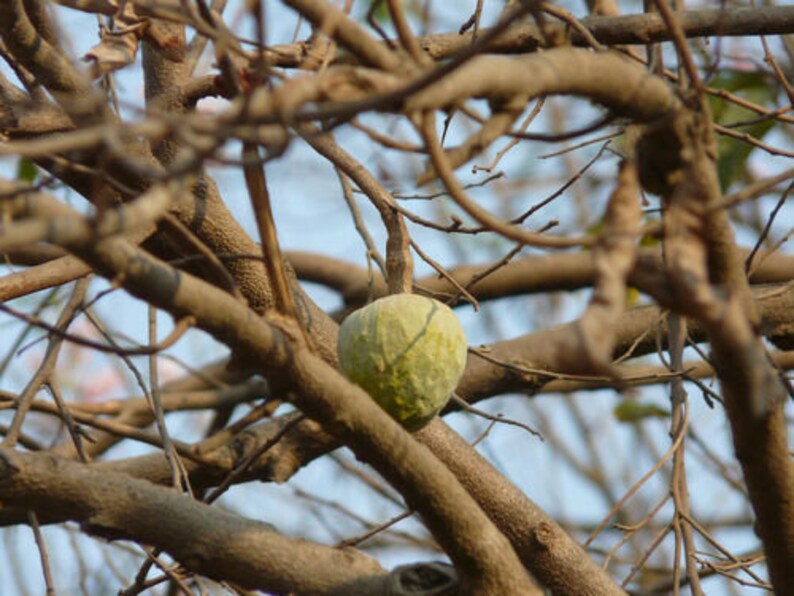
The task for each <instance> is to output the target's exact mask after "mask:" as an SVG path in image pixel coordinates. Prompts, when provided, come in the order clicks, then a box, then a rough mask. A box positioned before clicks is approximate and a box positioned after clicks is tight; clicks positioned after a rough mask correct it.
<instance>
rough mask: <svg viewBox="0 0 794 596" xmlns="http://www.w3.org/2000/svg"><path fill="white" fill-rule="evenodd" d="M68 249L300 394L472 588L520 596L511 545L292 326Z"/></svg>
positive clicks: (153, 266) (200, 289)
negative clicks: (389, 488) (412, 512)
mask: <svg viewBox="0 0 794 596" xmlns="http://www.w3.org/2000/svg"><path fill="white" fill-rule="evenodd" d="M68 248H70V249H71V250H74V251H76V252H77V254H78V255H79V256H80V258H82V259H84V260H86V261H88V262H90V263H91V264H92V265H93V266H94V267H95V269H96V270H97V271H98V272H100V273H102V274H104V275H106V276H108V277H111V278H114V279H121V280H123V284H124V286H125V288H127V289H128V290H129V291H130V292H132V293H133V295H135V296H137V297H139V298H141V299H144V300H146V301H148V302H150V303H151V304H153V305H155V306H157V307H159V308H164V309H166V310H168V311H169V312H170V313H171V314H172V315H174V316H181V315H185V314H188V313H190V314H191V315H193V316H195V318H196V321H197V325H198V326H199V327H200V328H202V329H204V330H205V331H207V332H208V333H210V334H212V335H213V336H214V337H215V338H216V339H218V340H219V341H222V342H224V343H226V344H227V345H229V346H230V347H231V348H232V349H233V350H236V351H241V352H243V353H246V354H248V355H249V357H250V359H251V362H252V363H254V364H255V365H256V366H257V368H259V369H260V370H262V371H263V372H264V373H265V374H266V376H268V378H271V379H275V380H279V382H288V383H289V384H290V385H292V386H293V387H294V388H295V389H296V390H298V391H299V393H297V394H296V396H295V398H296V402H297V405H298V406H299V407H300V408H301V410H303V411H304V412H305V413H306V414H307V415H309V416H311V417H313V418H315V419H318V420H321V421H322V423H323V426H324V427H325V428H327V429H328V430H330V431H331V432H332V434H334V435H335V436H337V437H338V438H340V439H342V440H343V441H344V442H345V443H346V444H347V445H348V446H349V447H351V449H353V451H354V452H355V453H356V455H357V456H358V457H359V458H361V459H362V460H365V461H368V462H370V463H371V464H372V465H373V466H374V467H375V468H376V469H377V470H378V471H379V472H380V473H381V474H382V475H383V476H384V477H385V478H387V479H388V480H389V481H390V482H391V483H392V485H394V486H395V487H397V488H398V490H400V492H401V493H402V494H403V496H404V497H405V499H406V501H407V502H408V504H409V505H410V506H411V507H413V508H414V509H416V510H417V511H418V512H419V513H421V515H422V516H423V518H424V520H425V522H426V524H427V525H428V527H429V528H430V530H431V531H432V533H433V535H434V536H435V537H436V539H437V540H438V541H439V542H440V543H441V544H442V546H443V547H444V548H445V550H446V551H447V553H448V554H449V555H450V557H451V558H452V560H453V561H454V562H455V563H456V569H457V570H458V572H459V574H460V576H461V581H462V582H463V583H464V585H467V586H469V589H471V590H474V591H476V590H488V591H490V590H494V591H497V592H500V591H501V592H503V593H511V592H512V593H516V592H519V593H520V592H521V591H522V590H523V589H524V588H526V587H528V586H529V585H530V584H529V579H528V577H527V576H526V574H525V572H524V570H523V567H522V566H521V564H520V562H519V561H518V558H517V557H516V555H515V552H514V551H513V550H512V547H511V546H510V544H509V543H508V542H507V540H506V539H505V538H504V537H503V536H502V535H501V534H500V533H499V532H498V531H497V530H496V529H495V528H494V527H493V526H492V525H491V523H490V521H488V519H487V518H486V517H485V515H484V514H483V513H482V511H480V509H479V508H478V507H477V505H476V504H475V503H474V502H473V501H472V500H471V497H470V496H469V495H468V493H467V492H466V491H465V490H464V489H463V488H462V487H461V486H460V485H459V484H458V483H457V480H456V479H455V477H454V476H453V475H452V474H451V473H450V472H449V471H448V470H447V469H446V468H445V467H444V466H443V465H442V464H441V463H440V462H438V460H436V459H435V458H434V457H433V456H432V454H430V453H429V452H428V451H427V450H425V449H424V448H422V447H420V446H419V445H418V444H416V443H415V442H414V441H413V439H412V438H411V437H410V435H409V434H408V433H407V432H406V431H404V430H403V429H402V428H401V427H400V426H399V425H398V424H397V423H396V422H395V421H394V420H392V419H391V418H390V417H389V416H388V415H387V414H386V413H385V412H384V411H383V410H381V409H380V408H379V407H378V406H377V405H376V404H375V403H374V402H373V401H372V400H371V399H370V398H369V396H368V395H367V394H366V393H365V392H364V391H363V390H361V389H360V388H358V387H356V386H354V385H352V384H351V383H349V382H348V381H347V380H346V379H344V377H342V376H341V375H340V374H339V373H338V372H337V371H336V370H334V369H333V368H331V367H330V366H329V365H328V364H326V363H325V362H323V361H322V360H320V359H319V358H318V357H316V356H314V355H313V354H312V353H310V352H309V350H307V349H306V348H305V347H301V345H300V336H301V335H300V332H299V331H298V330H297V329H296V328H295V327H294V326H290V325H289V324H288V322H287V321H284V322H282V323H281V325H280V328H279V329H276V328H275V327H272V326H270V325H268V324H267V323H265V322H264V321H263V320H262V319H259V318H258V317H256V316H255V314H254V313H253V312H252V311H250V310H249V309H247V308H246V307H244V306H243V305H241V304H240V303H239V302H237V301H236V300H234V299H233V298H232V297H231V296H229V295H228V294H225V293H224V292H222V291H220V290H218V289H216V288H214V287H212V286H209V285H208V284H206V283H204V282H201V281H200V280H198V279H196V278H194V277H192V276H190V275H188V274H181V273H179V272H176V271H174V270H173V269H171V268H170V267H168V266H167V265H165V264H164V263H162V262H160V261H157V260H156V259H154V258H152V257H151V256H149V255H147V254H146V253H144V252H143V251H141V250H139V249H137V248H135V247H133V246H132V245H130V244H129V243H127V242H125V241H124V240H121V239H115V238H112V239H107V240H103V241H101V242H99V243H97V244H95V245H81V244H76V245H72V246H70V247H68ZM504 591H506V592H504Z"/></svg>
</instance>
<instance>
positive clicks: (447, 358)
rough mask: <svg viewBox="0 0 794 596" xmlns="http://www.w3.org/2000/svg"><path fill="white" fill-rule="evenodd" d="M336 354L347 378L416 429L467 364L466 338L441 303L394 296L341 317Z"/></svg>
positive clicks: (442, 400)
mask: <svg viewBox="0 0 794 596" xmlns="http://www.w3.org/2000/svg"><path fill="white" fill-rule="evenodd" d="M338 353H339V364H340V366H341V368H342V372H344V374H345V376H346V377H347V378H349V379H350V380H351V381H353V382H354V383H356V384H357V385H359V386H361V387H362V388H363V389H364V390H365V391H366V392H367V393H369V394H370V396H372V398H373V399H374V400H375V401H376V402H377V403H378V404H379V405H380V406H381V407H382V408H383V409H384V410H386V411H387V412H388V413H389V414H390V415H391V416H392V418H394V419H395V420H397V421H398V422H399V423H400V424H402V425H403V426H404V427H405V428H407V429H409V430H417V429H418V428H421V427H422V426H424V425H425V424H426V423H427V422H429V421H430V419H431V418H433V416H435V415H436V414H437V413H438V412H439V411H440V410H441V409H442V408H443V407H444V406H445V405H446V403H447V401H448V400H449V397H450V395H451V394H452V392H453V391H454V390H455V387H457V385H458V381H460V378H461V376H462V375H463V369H464V368H465V367H466V336H465V335H464V333H463V328H462V327H461V325H460V321H458V317H457V316H455V313H453V312H452V310H450V309H449V308H448V307H447V306H446V305H444V304H442V303H441V302H438V301H437V300H433V299H432V298H425V297H424V296H417V295H415V294H395V295H393V296H387V297H386V298H381V299H379V300H376V301H375V302H373V303H372V304H369V305H367V306H365V307H363V308H361V309H359V310H357V311H355V312H354V313H353V314H351V315H350V316H349V317H347V319H345V321H344V323H342V326H341V328H340V329H339V343H338Z"/></svg>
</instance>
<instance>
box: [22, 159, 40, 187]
mask: <svg viewBox="0 0 794 596" xmlns="http://www.w3.org/2000/svg"><path fill="white" fill-rule="evenodd" d="M38 175H39V170H38V168H36V164H34V163H33V162H32V161H30V160H29V159H25V158H24V157H23V158H22V159H20V160H19V162H18V163H17V180H23V181H25V182H27V183H28V184H33V183H34V182H35V181H36V177H37V176H38Z"/></svg>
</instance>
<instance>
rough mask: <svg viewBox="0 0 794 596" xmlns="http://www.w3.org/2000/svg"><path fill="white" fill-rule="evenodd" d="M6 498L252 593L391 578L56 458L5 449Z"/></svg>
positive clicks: (347, 554)
mask: <svg viewBox="0 0 794 596" xmlns="http://www.w3.org/2000/svg"><path fill="white" fill-rule="evenodd" d="M0 495H1V497H0V498H2V499H3V503H4V506H5V507H9V508H10V507H22V508H23V509H32V510H34V511H37V512H39V515H40V516H42V515H47V516H50V515H55V516H63V517H65V518H66V519H70V520H73V521H77V522H79V523H80V524H81V526H82V528H83V529H84V530H85V531H87V532H88V533H90V534H94V535H96V536H101V537H103V538H108V539H120V538H126V539H132V540H135V541H137V542H141V543H144V544H151V545H156V546H157V547H159V548H161V549H163V550H165V551H166V552H168V553H169V554H170V555H171V556H173V557H174V558H175V559H176V560H178V561H179V562H180V563H181V564H182V565H184V566H185V567H186V568H187V569H190V570H192V571H195V572H198V573H202V574H204V575H206V576H208V577H212V578H217V579H219V580H227V581H232V582H235V583H238V584H240V585H241V586H245V587H248V588H252V589H262V590H267V591H276V592H290V591H298V592H304V593H305V592H315V593H318V592H320V593H338V594H343V593H359V590H362V592H361V593H368V594H377V593H382V592H377V591H375V590H374V589H373V586H374V587H379V588H380V589H383V583H382V582H383V581H384V577H383V576H384V575H385V573H384V572H383V570H382V569H381V568H380V566H379V565H378V564H377V563H376V562H375V561H373V560H372V559H370V558H369V557H366V556H364V555H362V554H361V553H360V552H358V551H356V550H353V549H335V548H329V547H325V546H321V545H318V544H313V543H310V542H307V541H303V540H296V539H291V538H286V537H284V536H280V535H279V534H277V533H276V532H275V531H274V530H273V528H272V526H270V525H268V524H264V523H262V522H258V521H255V520H252V519H246V518H243V517H239V516H237V515H233V514H231V513H227V512H225V511H222V510H220V509H216V508H212V507H209V506H207V505H204V504H203V503H200V502H198V501H194V500H192V499H190V498H188V497H186V496H184V495H181V494H179V493H178V492H175V491H173V490H169V489H166V488H163V487H159V486H155V485H153V484H151V483H149V482H145V481H142V480H137V479H134V478H130V477H129V476H123V475H120V474H114V473H110V472H108V471H106V470H97V469H95V468H93V467H91V466H86V465H82V464H78V463H73V462H70V461H68V460H65V459H60V458H57V457H53V456H50V455H45V454H26V453H20V452H16V451H12V450H10V449H5V448H2V449H0ZM305 561H311V562H312V573H306V568H305Z"/></svg>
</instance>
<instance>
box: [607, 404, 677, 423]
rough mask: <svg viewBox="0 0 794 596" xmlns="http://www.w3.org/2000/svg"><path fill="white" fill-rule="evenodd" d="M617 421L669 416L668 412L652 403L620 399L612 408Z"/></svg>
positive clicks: (638, 420) (635, 420) (634, 420)
mask: <svg viewBox="0 0 794 596" xmlns="http://www.w3.org/2000/svg"><path fill="white" fill-rule="evenodd" d="M612 413H613V414H614V415H615V418H617V420H618V421H619V422H640V421H641V420H645V419H646V418H669V417H670V412H668V411H667V410H665V409H664V408H660V407H659V406H656V405H654V404H646V403H641V402H636V401H622V402H620V403H619V404H618V405H616V406H615V409H614V410H612Z"/></svg>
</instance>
